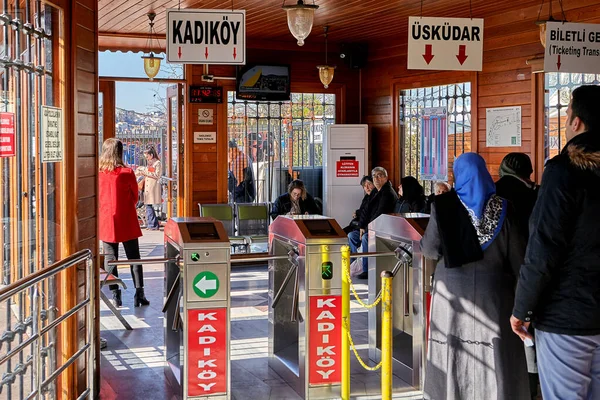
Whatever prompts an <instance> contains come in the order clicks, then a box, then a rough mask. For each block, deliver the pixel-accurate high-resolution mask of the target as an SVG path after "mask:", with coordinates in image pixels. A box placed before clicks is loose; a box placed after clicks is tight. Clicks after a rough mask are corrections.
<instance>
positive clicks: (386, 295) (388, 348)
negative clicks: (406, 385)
mask: <svg viewBox="0 0 600 400" xmlns="http://www.w3.org/2000/svg"><path fill="white" fill-rule="evenodd" d="M405 267H406V266H405ZM392 277H393V275H392V273H391V272H390V271H383V272H382V273H381V287H382V291H381V363H382V365H381V399H382V400H391V399H392V337H393V336H392V333H393V332H392V315H393V314H392Z"/></svg>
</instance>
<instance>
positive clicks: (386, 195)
mask: <svg viewBox="0 0 600 400" xmlns="http://www.w3.org/2000/svg"><path fill="white" fill-rule="evenodd" d="M371 176H372V177H373V184H374V185H375V189H376V190H377V192H375V190H373V192H375V194H372V199H371V200H370V201H369V204H368V205H367V209H366V212H364V213H362V215H361V216H360V220H359V224H358V225H359V228H360V231H359V234H358V236H357V235H351V236H350V235H349V236H348V241H349V244H350V250H351V251H352V252H353V253H356V249H357V248H358V246H359V245H362V251H363V252H368V250H369V249H368V248H369V241H368V236H369V235H368V233H367V229H368V227H369V223H371V222H372V221H374V220H375V219H376V218H377V217H379V216H380V215H381V214H391V213H392V212H394V207H395V206H396V201H397V200H398V195H397V194H396V192H395V191H394V188H393V187H392V183H391V182H390V181H389V180H388V174H387V171H386V170H385V168H383V167H375V168H373V170H372V171H371ZM362 262H363V272H362V273H360V274H359V275H358V276H357V278H358V279H367V278H368V276H369V275H368V273H367V272H368V269H369V264H368V259H367V257H363V259H362Z"/></svg>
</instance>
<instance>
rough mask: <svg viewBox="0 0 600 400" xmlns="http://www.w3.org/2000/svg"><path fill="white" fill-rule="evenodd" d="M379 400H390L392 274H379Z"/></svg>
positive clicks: (387, 272) (388, 272)
mask: <svg viewBox="0 0 600 400" xmlns="http://www.w3.org/2000/svg"><path fill="white" fill-rule="evenodd" d="M381 287H382V291H381V364H382V365H381V399H382V400H391V399H392V273H391V272H390V271H383V272H382V273H381Z"/></svg>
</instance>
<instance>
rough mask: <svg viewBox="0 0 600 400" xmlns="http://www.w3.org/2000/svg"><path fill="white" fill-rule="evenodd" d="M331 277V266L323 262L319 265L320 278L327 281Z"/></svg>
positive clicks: (329, 263)
mask: <svg viewBox="0 0 600 400" xmlns="http://www.w3.org/2000/svg"><path fill="white" fill-rule="evenodd" d="M332 277H333V264H332V263H331V261H325V262H324V263H322V264H321V278H322V279H325V280H329V279H331V278H332Z"/></svg>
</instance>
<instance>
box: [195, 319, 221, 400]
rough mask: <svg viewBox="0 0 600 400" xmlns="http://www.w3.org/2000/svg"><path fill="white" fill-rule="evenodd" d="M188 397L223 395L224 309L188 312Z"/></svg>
mask: <svg viewBox="0 0 600 400" xmlns="http://www.w3.org/2000/svg"><path fill="white" fill-rule="evenodd" d="M187 329H188V343H187V344H188V359H187V363H188V397H195V396H208V395H212V394H216V393H225V392H227V309H226V308H214V309H210V310H204V309H202V310H188V327H187Z"/></svg>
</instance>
